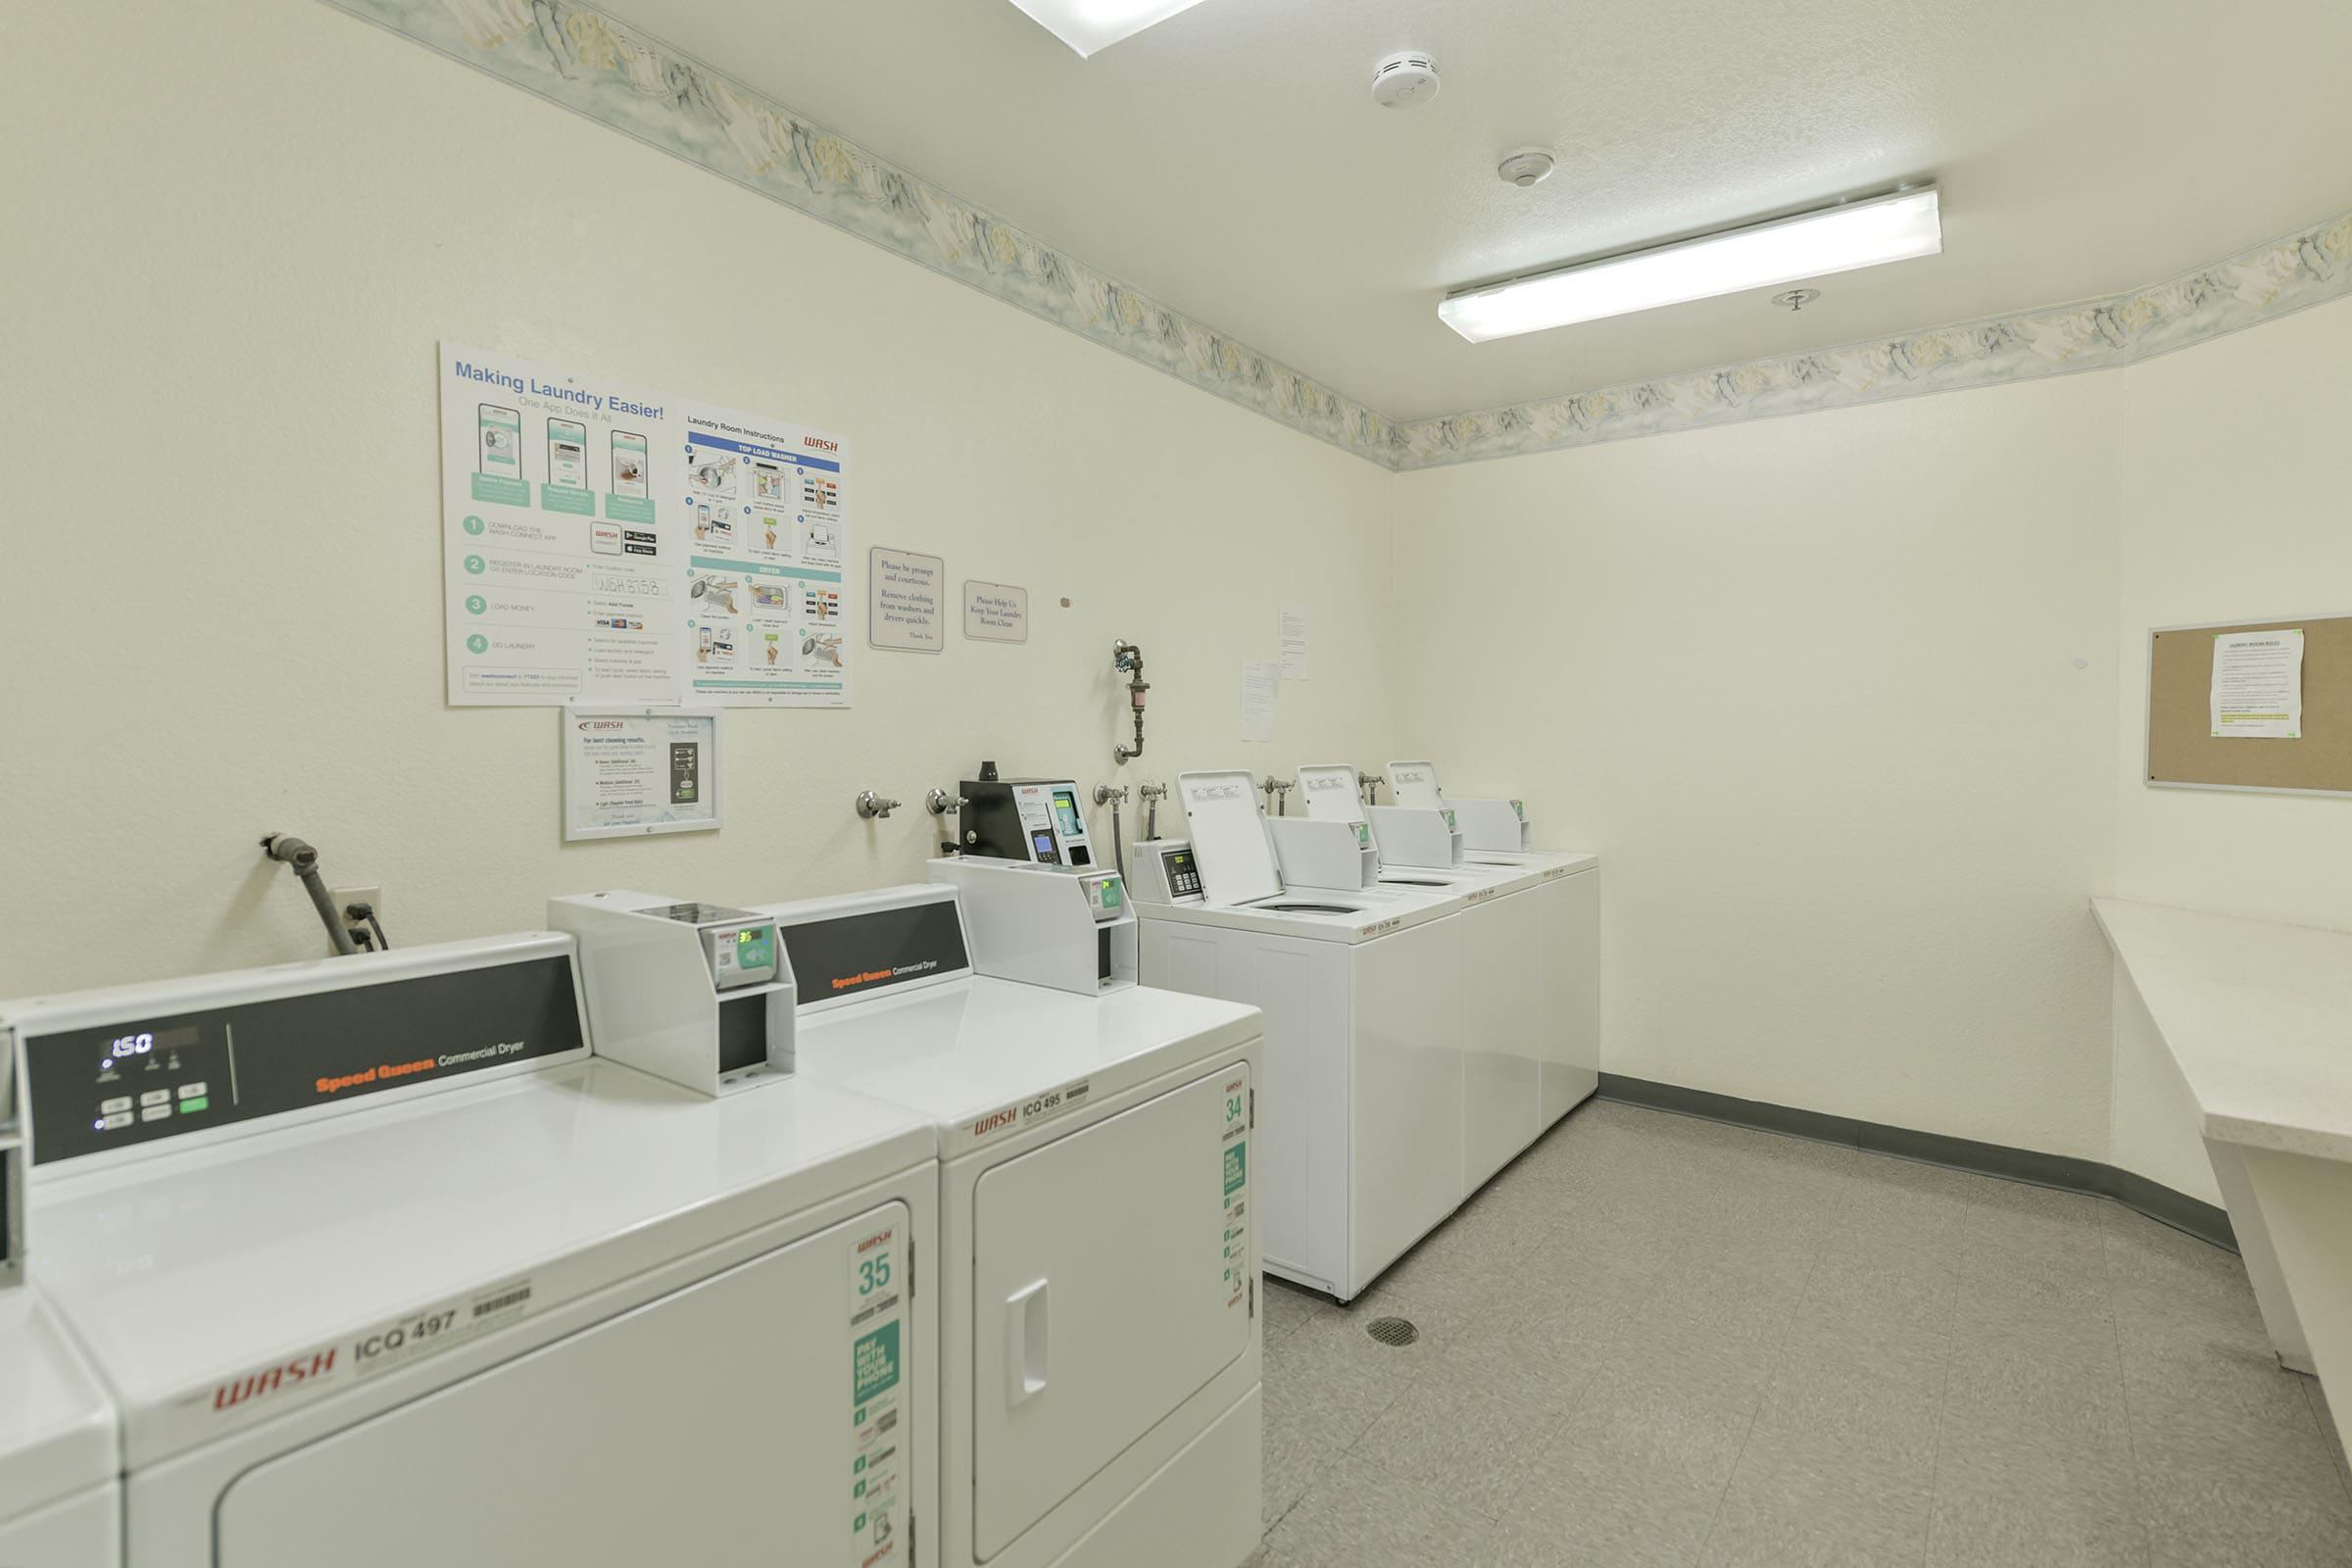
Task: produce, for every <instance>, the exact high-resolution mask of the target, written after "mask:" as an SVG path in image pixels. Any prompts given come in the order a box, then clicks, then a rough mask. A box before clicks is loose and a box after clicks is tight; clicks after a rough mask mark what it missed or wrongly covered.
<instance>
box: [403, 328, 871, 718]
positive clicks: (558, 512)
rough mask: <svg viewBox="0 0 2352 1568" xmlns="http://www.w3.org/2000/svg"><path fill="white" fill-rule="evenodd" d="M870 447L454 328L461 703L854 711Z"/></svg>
mask: <svg viewBox="0 0 2352 1568" xmlns="http://www.w3.org/2000/svg"><path fill="white" fill-rule="evenodd" d="M849 464H850V457H849V444H848V442H846V441H845V440H843V439H842V438H841V437H840V436H838V435H833V434H829V433H827V432H825V431H822V430H817V429H813V428H810V427H809V426H806V425H800V424H795V423H793V422H792V421H790V420H787V419H781V418H774V417H765V416H760V415H754V414H745V413H742V412H740V411H737V410H734V409H728V408H724V407H721V406H718V405H715V404H710V403H705V402H702V401H700V400H698V399H694V398H688V397H681V396H678V395H677V394H675V393H667V392H660V391H656V390H654V389H652V388H649V387H643V386H637V385H632V384H630V383H627V382H622V381H614V380H612V379H611V378H609V377H605V376H602V375H597V374H593V373H589V372H586V371H581V370H575V369H571V368H565V367H562V366H556V365H548V364H542V363H539V362H536V361H531V360H520V359H516V358H515V357H513V356H511V355H504V354H488V353H483V352H481V351H479V350H475V349H469V348H465V347H462V346H460V345H458V344H453V343H443V344H442V345H441V513H442V557H443V566H442V569H443V575H444V578H445V580H446V605H445V610H444V625H445V635H446V641H447V653H448V663H449V701H450V703H451V704H452V705H453V706H459V707H473V706H483V705H493V706H495V705H507V706H551V707H552V706H556V705H560V704H564V703H576V702H583V701H592V702H626V703H646V704H666V703H697V704H703V705H719V706H726V707H773V708H847V707H848V706H849V703H850V674H851V662H852V661H853V659H854V658H855V657H856V656H855V655H854V653H853V652H852V650H853V649H855V648H856V646H857V641H858V640H857V638H856V637H855V636H854V635H853V628H852V627H851V625H850V624H849V622H850V618H851V616H852V614H853V613H854V609H855V606H854V602H853V601H852V599H851V598H850V597H849V595H848V594H846V593H845V592H844V590H843V584H842V573H843V570H844V567H845V564H847V562H848V561H849V560H850V559H851V557H850V548H851V547H850V540H849V527H850V486H849Z"/></svg>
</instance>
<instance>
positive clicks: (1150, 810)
mask: <svg viewBox="0 0 2352 1568" xmlns="http://www.w3.org/2000/svg"><path fill="white" fill-rule="evenodd" d="M1136 793H1137V794H1138V795H1140V796H1142V797H1143V798H1144V839H1145V841H1146V842H1147V843H1148V842H1150V841H1151V840H1152V839H1155V838H1157V837H1159V803H1160V802H1162V801H1164V800H1166V799H1167V798H1168V787H1167V786H1166V785H1165V784H1139V785H1138V786H1136Z"/></svg>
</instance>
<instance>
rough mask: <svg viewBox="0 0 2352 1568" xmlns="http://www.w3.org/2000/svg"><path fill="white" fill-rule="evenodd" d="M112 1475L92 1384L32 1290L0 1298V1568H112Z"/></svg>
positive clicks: (112, 1445) (108, 1437) (112, 1450)
mask: <svg viewBox="0 0 2352 1568" xmlns="http://www.w3.org/2000/svg"><path fill="white" fill-rule="evenodd" d="M4 1054H5V1053H4V1052H0V1055H4ZM0 1204H4V1200H0ZM121 1472H122V1461H121V1456H120V1450H119V1449H118V1447H117V1446H116V1437H115V1411H114V1406H113V1405H112V1404H111V1403H109V1402H108V1400H107V1397H106V1395H105V1393H104V1392H103V1391H102V1390H101V1389H100V1387H99V1385H98V1378H97V1375H96V1374H95V1373H94V1372H92V1371H91V1370H90V1367H89V1364H88V1363H87V1362H86V1361H84V1360H83V1358H82V1355H81V1352H80V1351H79V1350H78V1349H76V1348H74V1346H73V1341H72V1340H71V1339H69V1338H68V1337H67V1335H66V1332H65V1329H64V1327H63V1326H62V1325H61V1324H59V1322H58V1321H57V1318H56V1316H55V1314H54V1313H53V1312H52V1311H51V1310H50V1308H49V1306H48V1303H47V1302H46V1301H44V1300H43V1299H41V1294H40V1292H39V1291H38V1290H37V1289H36V1288H34V1287H32V1286H29V1285H22V1286H17V1287H13V1288H10V1289H6V1290H0V1564H6V1565H7V1568H112V1565H114V1564H116V1563H119V1562H121V1561H122V1560H123V1546H122V1533H123V1492H122V1486H121V1483H120V1481H119V1479H118V1478H119V1476H120V1475H121Z"/></svg>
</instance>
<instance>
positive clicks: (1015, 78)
mask: <svg viewBox="0 0 2352 1568" xmlns="http://www.w3.org/2000/svg"><path fill="white" fill-rule="evenodd" d="M606 4H607V9H610V10H612V11H613V13H614V14H615V15H616V16H619V17H621V18H622V19H624V20H626V21H628V22H631V23H633V24H635V25H639V26H642V27H644V28H645V29H646V30H647V31H648V32H651V33H653V34H655V35H656V36H659V37H662V38H664V39H666V40H668V41H669V42H671V43H674V44H676V45H678V46H680V47H682V48H684V49H686V50H687V51H689V52H690V53H693V54H697V55H700V56H701V57H702V58H704V59H705V60H707V61H710V62H711V64H713V65H715V66H718V67H719V68H720V69H722V70H724V71H726V72H728V73H731V74H734V75H737V76H740V77H742V78H743V79H744V80H746V81H747V82H749V83H750V84H751V85H753V86H755V87H757V88H760V89H761V90H763V91H765V92H767V93H770V94H772V95H773V96H774V97H776V98H778V99H780V100H782V101H783V102H785V103H787V104H790V105H792V106H793V107H794V108H795V109H797V110H799V111H801V112H802V113H804V114H806V115H808V116H809V117H810V118H812V119H814V120H816V121H819V122H821V123H826V124H829V125H831V126H833V127H834V128H836V129H838V130H840V131H842V132H843V133H844V134H846V135H848V136H850V137H852V138H853V139H855V140H857V141H858V142H861V143H863V144H864V145H866V146H868V147H870V148H872V149H873V150H874V151H875V152H876V153H878V154H880V155H882V156H884V157H886V158H889V159H891V160H893V161H894V162H897V163H900V164H903V165H905V166H907V167H908V168H910V169H912V170H914V171H916V172H919V173H921V174H923V175H924V176H925V177H927V178H929V179H931V180H933V181H934V182H936V183H938V184H941V185H944V186H945V187H947V188H948V189H950V190H953V191H955V192H956V193H957V194H959V195H962V196H964V197H966V198H967V199H969V200H972V201H974V202H977V203H979V204H980V205H981V206H983V207H986V208H990V209H993V210H995V211H996V212H998V213H1000V214H1001V215H1003V216H1004V217H1005V218H1006V219H1009V220H1011V221H1014V222H1016V223H1018V224H1020V225H1021V226H1022V227H1024V228H1026V229H1028V230H1029V231H1030V232H1032V233H1035V234H1037V235H1038V236H1039V237H1040V238H1042V239H1045V240H1047V241H1049V242H1051V243H1053V244H1054V245H1057V246H1059V247H1060V248H1062V249H1064V250H1066V251H1068V252H1070V253H1071V254H1073V255H1075V256H1077V257H1079V258H1082V259H1083V260H1085V261H1087V262H1089V263H1092V264H1093V265H1095V266H1097V267H1100V268H1102V269H1103V270H1105V271H1108V272H1110V273H1112V274H1114V275H1117V276H1120V277H1123V278H1125V279H1127V280H1128V281H1130V282H1132V283H1134V284H1135V285H1137V286H1138V287H1141V288H1143V289H1144V290H1146V291H1147V292H1149V293H1151V294H1152V295H1155V296H1156V297H1158V298H1160V299H1162V300H1165V301H1166V302H1168V303H1169V304H1170V305H1172V306H1175V307H1176V308H1178V309H1180V310H1183V311H1185V312H1187V313H1189V314H1191V315H1193V316H1195V317H1197V318H1199V319H1201V320H1204V321H1206V322H1209V323H1211V324H1212V325H1214V326H1216V327H1218V328H1220V329H1222V330H1224V331H1226V332H1229V333H1231V334H1233V335H1234V336H1236V337H1238V338H1240V339H1242V340H1244V341H1246V342H1248V343H1250V344H1251V345H1253V346H1255V347H1256V348H1259V349H1261V350H1264V351H1265V352H1267V353H1269V354H1271V355H1273V356H1274V357H1275V358H1276V359H1278V360H1281V361H1283V362H1285V363H1288V364H1290V365H1292V366H1294V367H1296V368H1299V370H1301V371H1303V372H1305V373H1306V374H1308V375H1311V376H1314V377H1316V378H1317V379H1319V380H1321V381H1323V382H1324V383H1326V384H1327V385H1329V386H1331V387H1333V388H1334V389H1336V390H1337V391H1340V392H1342V393H1345V394H1347V395H1348V396H1350V397H1353V398H1356V399H1358V400H1360V401H1362V402H1365V403H1368V404H1370V405H1371V406H1372V407H1374V408H1376V409H1378V410H1380V411H1381V412H1382V413H1384V414H1387V415H1390V416H1393V417H1399V418H1415V417H1426V416H1430V415H1435V414H1446V413H1452V412H1457V411H1463V410H1472V409H1483V408H1492V407H1495V406H1498V405H1501V404H1505V403H1515V402H1521V401H1526V400H1530V399H1536V398H1541V397H1544V396H1549V395H1554V394H1559V393H1566V392H1576V391H1583V390H1588V389H1591V388H1594V387H1600V386H1608V385H1613V384H1616V383H1620V382H1626V381H1632V380H1639V379H1645V378H1649V377H1653V376H1659V375H1666V374H1671V373H1673V372H1676V371H1681V370H1689V369H1693V368H1702V367H1706V366H1712V365H1718V364H1723V363H1727V362H1732V361H1742V360H1748V359H1754V358H1760V357H1764V356H1769V355H1775V354H1782V353H1787V352H1789V351H1792V350H1798V349H1805V348H1812V347H1818V346H1821V345H1825V344H1832V343H1841V342H1846V341H1849V340H1853V339H1858V338H1865V337H1873V336H1880V335H1887V334H1892V333H1897V332H1901V331H1904V330H1906V329H1908V328H1912V327H1917V326H1922V325H1928V324H1932V323H1936V322H1943V321H1952V320H1962V319H1974V318H1978V317H1985V316H1992V315H2000V314H2006V313H2009V312H2014V311H2020V310H2025V309H2029V308H2032V307H2035V306H2040V305H2047V304H2050V303H2053V302H2057V301H2063V300H2069V299H2074V298H2080V297H2083V296H2088V295H2093V294H2101V293H2107V292H2110V291H2113V290H2117V289H2122V288H2127V287H2131V286H2133V285H2137V284H2141V283H2145V282H2148V281H2150V280H2152V279H2156V278H2161V277H2166V276H2170V275H2173V274H2175V273H2178V272H2180V271H2182V270H2187V269H2189V268H2191V267H2194V266H2197V265H2199V264H2201V263H2205V262H2209V261H2212V260H2213V259H2215V258H2217V257H2221V256H2224V255H2228V254H2229V253H2231V252H2233V251H2236V250H2239V249H2242V248H2244V247H2245V246H2247V245H2250V244H2252V243H2254V242H2255V241H2258V240H2261V239H2265V238H2268V237H2271V236H2273V235H2276V234H2279V233H2283V232H2285V231H2287V230H2289V229H2292V228H2296V227H2299V226H2301V225H2304V224H2307V223H2310V222H2313V221H2317V220H2318V219H2320V218H2323V217H2325V216H2327V215H2329V214H2333V213H2337V212H2341V211H2343V210H2345V209H2347V208H2352V121H2347V120H2346V118H2345V117H2344V116H2343V115H2342V114H2341V111H2340V108H2339V107H2338V105H2339V104H2340V99H2341V94H2342V69H2343V63H2344V62H2345V60H2346V59H2348V58H2352V5H2346V4H2343V3H2342V0H2256V3H2253V4H2249V5H2242V6H2238V7H2234V8H2220V7H2214V6H2211V5H2210V4H2194V5H2192V4H2186V3H2181V0H2139V3H2125V0H2075V3H2070V4H2067V5H2063V6H2048V5H2046V4H2045V5H2034V4H2027V3H2024V0H1973V3H1971V4H1968V5H1964V6H1931V5H1921V4H1890V3H1888V0H1778V3H1776V4H1773V5H1768V6H1758V5H1755V4H1753V3H1752V0H1743V3H1734V0H1585V3H1582V4H1579V5H1575V6H1563V5H1560V4H1558V3H1556V0H1482V3H1478V4H1472V3H1470V0H1447V3H1444V4H1424V5H1420V6H1407V5H1403V4H1400V3H1397V0H1370V3H1365V0H1345V3H1344V0H1286V3H1284V4H1281V5H1265V4H1257V3H1251V0H1205V3H1203V4H1201V5H1199V6H1197V7H1195V8H1194V9H1193V10H1191V11H1188V12H1186V13H1184V14H1183V15H1181V16H1179V17H1177V18H1175V19H1174V20H1172V21H1170V22H1168V23H1165V24H1163V25H1160V26H1158V27H1155V28H1152V30H1150V31H1149V32H1146V33H1144V34H1142V35H1140V36H1138V37H1136V38H1133V39H1130V40H1128V41H1126V42H1124V43H1120V44H1118V45H1115V46H1113V47H1112V48H1110V49H1108V50H1105V51H1104V52H1103V53H1102V54H1099V55H1097V56H1095V57H1094V58H1093V59H1092V60H1087V61H1081V60H1079V59H1078V58H1077V57H1076V56H1074V55H1073V54H1071V53H1070V52H1069V51H1068V50H1067V49H1065V48H1064V47H1063V46H1062V45H1061V44H1059V43H1058V42H1056V41H1055V40H1054V38H1053V37H1051V36H1050V35H1049V34H1047V33H1046V32H1045V31H1044V30H1043V29H1041V28H1039V27H1037V26H1036V25H1034V24H1033V23H1031V22H1030V21H1029V20H1028V19H1027V18H1026V17H1024V16H1023V15H1022V14H1021V13H1020V12H1019V11H1017V10H1015V9H1014V8H1013V7H1012V6H1011V5H1009V4H1005V3H1004V0H914V3H899V4H885V5H846V4H841V3H839V0H831V3H826V0H760V3H758V4H753V3H751V0H606ZM1408 44H1409V45H1411V46H1413V47H1417V48H1426V49H1430V50H1432V51H1434V52H1435V53H1436V54H1437V56H1438V58H1439V62H1440V65H1441V67H1442V68H1443V70H1444V73H1445V87H1444V90H1443V92H1441V94H1440V95H1439V97H1438V98H1437V99H1436V100H1435V101H1434V102H1432V103H1429V104H1427V105H1424V106H1422V107H1420V108H1417V109H1413V110H1409V111H1404V112H1396V111H1387V110H1382V109H1379V108H1376V107H1375V106H1374V105H1373V104H1372V103H1371V101H1370V97H1369V94H1368V92H1367V90H1366V83H1367V81H1368V78H1369V75H1370V71H1371V67H1372V64H1373V62H1374V61H1376V60H1377V59H1378V58H1379V57H1380V56H1381V55H1383V54H1385V53H1387V52H1389V51H1390V50H1392V49H1395V48H1398V47H1402V46H1405V45H1408ZM1528 142H1538V143H1544V144H1548V145H1550V146H1552V147H1554V148H1555V149H1557V150H1558V152H1559V153H1560V155H1561V164H1560V169H1559V172H1557V173H1555V174H1554V175H1553V176H1552V178H1551V179H1550V180H1549V181H1548V182H1546V183H1545V184H1544V185H1542V186H1539V187H1537V188H1536V189H1534V190H1532V191H1520V190H1516V189H1513V188H1511V187H1507V186H1505V185H1503V184H1501V183H1500V182H1499V181H1498V180H1496V179H1495V175H1494V173H1493V166H1494V164H1495V161H1496V160H1497V158H1498V156H1499V155H1500V154H1501V153H1502V152H1504V151H1506V150H1508V149H1510V148H1512V147H1515V146H1517V145H1520V144H1523V143H1528ZM1918 177H1934V178H1935V179H1936V180H1937V181H1938V182H1939V183H1940V184H1941V185H1942V186H1943V190H1944V204H1945V205H1944V236H1945V251H1944V254H1943V256H1941V257H1940V258H1936V259H1934V260H1930V261H1925V262H1915V263H1907V264H1904V265H1901V266H1897V267H1891V268H1885V269H1880V270H1874V271H1870V272H1864V273H1853V274H1847V275H1845V276H1841V277H1837V278H1833V279H1829V280H1826V281H1825V282H1824V284H1823V285H1822V287H1823V293H1824V297H1823V299H1822V300H1821V301H1820V302H1819V303H1818V304H1816V305H1815V306H1814V307H1812V308H1811V309H1809V310H1807V311H1806V312H1804V313H1803V315H1801V316H1795V317H1791V316H1789V314H1787V313H1785V312H1782V311H1779V310H1777V309H1775V308H1773V307H1771V306H1769V305H1768V304H1767V303H1766V302H1765V301H1764V300H1763V299H1761V298H1760V297H1757V296H1752V295H1749V296H1736V297H1733V298H1730V299H1724V300H1715V301H1708V302H1703V303H1700V304H1696V305H1689V306H1679V307H1674V308H1671V309H1668V310H1664V311H1656V312H1650V313H1647V314H1645V315H1642V316H1638V317H1629V318H1622V319H1617V320H1613V321H1605V322H1596V323H1593V324H1590V325H1586V326H1579V327H1571V328H1567V329H1564V330H1560V331H1555V332H1549V333H1543V334H1538V335H1535V336H1532V337H1526V338H1519V339H1514V340H1509V341H1505V342H1499V343H1493V344H1486V345H1479V346H1473V345H1470V344H1466V343H1463V342H1462V341H1461V340H1460V339H1458V338H1456V337H1455V336H1454V335H1453V334H1452V333H1451V332H1450V331H1448V330H1447V329H1446V328H1445V327H1444V326H1443V325H1442V324H1440V322H1439V321H1438V319H1437V301H1438V299H1439V297H1440V296H1441V295H1442V294H1443V293H1444V292H1445V291H1446V289H1447V288H1448V287H1450V286H1455V285H1458V284H1461V283H1464V282H1469V281H1474V280H1478V279H1482V278H1486V277H1491V276H1494V275H1496V274H1498V273H1507V272H1511V271H1516V270H1524V269H1528V268H1531V267H1538V266H1543V265H1545V264H1547V263H1552V262H1556V261H1561V260H1566V259H1570V258H1574V257H1579V256H1587V255H1593V254H1596V253H1601V252H1606V251H1610V250H1615V249H1621V248H1624V247H1627V246H1630V245H1637V244H1641V243H1643V242H1646V241H1650V240H1653V239H1657V238H1661V237H1666V236H1672V235H1676V234H1681V233H1687V232H1691V231H1694V230H1699V229H1704V228H1708V227H1714V226H1720V225H1722V224H1725V223H1729V222H1734V221H1741V220H1745V219H1748V218H1752V217H1756V216H1760V215H1765V214H1769V213H1773V212H1778V211H1785V210H1787V209H1789V208H1792V207H1798V206H1803V205H1808V204H1811V203H1814V202H1817V201H1821V200H1824V199H1828V198H1834V197H1837V196H1841V195H1847V194H1852V193H1856V192H1860V191H1865V190H1869V189H1872V188H1875V187H1880V186H1884V185H1886V184H1888V183H1891V182H1893V181H1895V180H1898V179H1904V178H1918Z"/></svg>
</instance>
